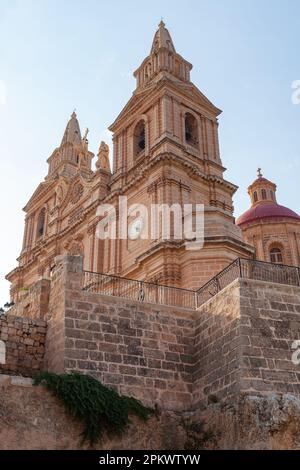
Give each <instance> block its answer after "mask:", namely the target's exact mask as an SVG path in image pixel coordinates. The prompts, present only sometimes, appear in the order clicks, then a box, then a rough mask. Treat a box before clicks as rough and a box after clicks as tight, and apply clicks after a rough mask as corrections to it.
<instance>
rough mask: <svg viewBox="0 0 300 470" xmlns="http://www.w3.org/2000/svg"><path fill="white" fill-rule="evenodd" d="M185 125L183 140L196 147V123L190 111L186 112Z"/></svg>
mask: <svg viewBox="0 0 300 470" xmlns="http://www.w3.org/2000/svg"><path fill="white" fill-rule="evenodd" d="M184 127H185V141H186V143H187V144H189V145H192V146H193V147H198V143H199V140H198V123H197V119H196V118H195V116H193V115H192V114H191V113H186V115H185V120H184Z"/></svg>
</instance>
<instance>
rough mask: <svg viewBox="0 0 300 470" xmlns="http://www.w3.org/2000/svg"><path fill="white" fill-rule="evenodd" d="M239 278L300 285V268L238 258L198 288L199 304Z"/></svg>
mask: <svg viewBox="0 0 300 470" xmlns="http://www.w3.org/2000/svg"><path fill="white" fill-rule="evenodd" d="M237 278H242V279H254V280H256V281H267V282H274V283H277V284H286V285H290V286H300V268H299V267H296V266H287V265H283V264H273V263H266V262H264V261H257V260H251V259H243V258H237V259H236V260H234V261H233V263H231V264H230V265H229V266H227V267H226V268H225V269H223V271H221V272H220V273H219V274H217V275H216V276H215V277H213V278H212V279H211V280H210V281H208V282H207V283H206V284H204V286H202V287H200V289H198V291H197V294H198V300H197V303H198V306H200V305H202V304H204V303H205V302H206V301H207V300H209V299H211V298H212V297H213V296H214V295H216V294H217V293H218V292H220V291H221V290H222V289H224V288H225V287H226V286H228V285H229V284H231V282H233V281H234V280H235V279H237Z"/></svg>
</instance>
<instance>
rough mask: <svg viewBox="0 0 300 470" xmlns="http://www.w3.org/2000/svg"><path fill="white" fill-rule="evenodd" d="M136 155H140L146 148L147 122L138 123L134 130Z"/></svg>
mask: <svg viewBox="0 0 300 470" xmlns="http://www.w3.org/2000/svg"><path fill="white" fill-rule="evenodd" d="M133 137H134V154H135V155H139V154H140V153H142V152H144V151H145V148H146V127H145V121H144V120H143V119H142V120H141V121H139V122H138V124H137V125H136V127H135V130H134V135H133Z"/></svg>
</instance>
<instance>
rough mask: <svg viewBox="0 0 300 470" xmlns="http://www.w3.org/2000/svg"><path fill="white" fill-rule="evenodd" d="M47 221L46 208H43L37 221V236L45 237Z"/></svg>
mask: <svg viewBox="0 0 300 470" xmlns="http://www.w3.org/2000/svg"><path fill="white" fill-rule="evenodd" d="M45 222H46V209H45V208H43V209H42V210H41V212H40V213H39V217H38V221H37V238H40V237H43V236H44V234H45Z"/></svg>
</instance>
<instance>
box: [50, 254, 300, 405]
mask: <svg viewBox="0 0 300 470" xmlns="http://www.w3.org/2000/svg"><path fill="white" fill-rule="evenodd" d="M49 306H50V308H49V321H48V330H47V345H46V357H45V367H46V368H47V369H48V370H50V371H54V372H57V373H60V372H63V371H72V370H74V371H79V372H83V373H88V374H91V375H93V376H95V377H97V378H99V379H100V380H101V381H102V382H103V383H104V384H106V385H109V386H111V387H114V388H116V389H117V390H118V391H119V392H120V393H123V394H127V395H133V396H135V397H136V398H138V399H141V400H142V401H143V402H144V403H145V404H149V405H151V406H154V405H155V404H157V405H158V406H160V407H161V408H163V409H168V410H175V411H176V410H181V411H182V410H192V409H199V408H202V407H206V406H207V405H208V404H209V403H210V402H216V401H217V402H222V401H226V402H227V403H228V402H231V403H234V402H235V401H236V399H237V397H239V396H241V394H253V393H256V394H267V393H293V394H295V395H297V396H300V387H299V386H300V366H297V365H294V364H293V362H292V352H293V351H292V343H293V341H295V340H296V339H300V335H299V333H300V288H299V287H290V286H285V285H280V284H273V283H268V282H263V281H253V280H240V279H237V280H236V281H234V282H233V283H232V284H231V285H229V286H228V287H227V288H226V289H223V290H222V291H221V292H220V293H219V294H218V295H216V296H215V297H213V298H212V299H211V300H210V301H208V302H206V303H205V304H204V305H202V306H201V307H200V308H199V309H198V311H193V310H188V309H182V308H175V307H167V306H163V305H155V304H149V303H142V302H135V301H129V300H126V299H124V298H120V297H112V296H105V295H100V294H94V293H89V292H86V291H83V290H82V260H81V258H80V257H76V256H75V257H65V258H60V259H58V260H57V266H56V269H55V271H54V274H53V277H52V285H51V295H50V303H49Z"/></svg>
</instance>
